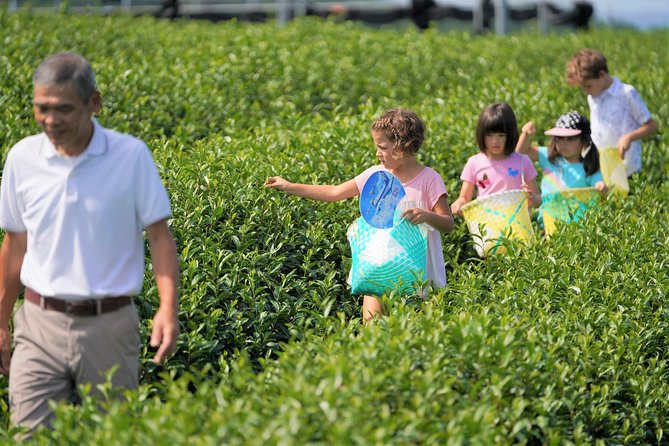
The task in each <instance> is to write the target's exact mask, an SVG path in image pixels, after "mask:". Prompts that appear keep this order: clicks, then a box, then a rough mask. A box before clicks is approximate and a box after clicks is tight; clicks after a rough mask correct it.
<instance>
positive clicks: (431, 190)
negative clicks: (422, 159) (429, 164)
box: [426, 170, 448, 210]
mask: <svg viewBox="0 0 669 446" xmlns="http://www.w3.org/2000/svg"><path fill="white" fill-rule="evenodd" d="M431 173H432V175H431V177H430V180H429V182H428V184H427V190H426V192H427V198H428V203H427V204H428V209H430V210H431V209H432V208H434V205H435V204H437V201H438V200H439V198H441V196H442V195H446V196H448V192H447V191H446V185H445V184H444V180H443V178H441V175H439V173H437V172H436V171H434V170H433V171H432V172H431Z"/></svg>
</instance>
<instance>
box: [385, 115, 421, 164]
mask: <svg viewBox="0 0 669 446" xmlns="http://www.w3.org/2000/svg"><path fill="white" fill-rule="evenodd" d="M372 131H377V132H383V133H384V134H385V135H386V137H387V138H388V139H390V140H391V141H393V142H394V143H395V145H394V147H396V148H399V149H400V150H402V151H403V152H405V153H409V154H412V155H415V154H416V153H417V152H418V149H419V148H420V146H421V145H422V144H423V141H424V140H425V123H424V122H423V120H422V119H420V118H419V117H418V115H417V114H416V113H414V112H412V111H410V110H405V109H401V108H394V109H392V110H388V111H387V112H386V113H384V114H383V115H382V116H381V117H379V118H378V119H377V120H376V121H374V124H372Z"/></svg>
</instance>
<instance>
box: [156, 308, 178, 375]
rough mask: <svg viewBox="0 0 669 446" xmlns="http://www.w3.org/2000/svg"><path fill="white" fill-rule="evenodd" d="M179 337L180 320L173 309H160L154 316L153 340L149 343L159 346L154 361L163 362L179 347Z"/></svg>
mask: <svg viewBox="0 0 669 446" xmlns="http://www.w3.org/2000/svg"><path fill="white" fill-rule="evenodd" d="M178 337H179V322H178V320H177V315H176V314H175V313H174V312H173V311H172V309H169V310H167V309H160V308H159V309H158V312H157V313H156V316H155V317H154V318H153V329H152V330H151V341H150V342H149V345H150V346H151V347H154V348H156V347H157V348H158V352H156V355H155V356H154V357H153V362H155V363H156V364H161V363H162V362H163V361H164V360H165V359H166V358H167V357H168V356H169V355H171V354H172V353H174V352H175V350H176V348H177V339H178Z"/></svg>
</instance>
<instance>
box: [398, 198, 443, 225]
mask: <svg viewBox="0 0 669 446" xmlns="http://www.w3.org/2000/svg"><path fill="white" fill-rule="evenodd" d="M402 217H404V218H406V219H407V220H409V221H410V222H411V223H413V224H415V225H417V224H420V223H427V224H428V225H430V226H432V227H433V228H434V229H436V230H437V231H440V232H451V231H452V230H453V225H454V222H453V214H452V213H451V208H450V207H449V206H448V196H447V195H446V194H444V195H442V196H441V197H439V199H438V200H437V202H436V203H435V205H434V207H433V208H432V210H431V211H428V210H426V209H420V208H413V209H407V210H406V211H404V212H403V213H402Z"/></svg>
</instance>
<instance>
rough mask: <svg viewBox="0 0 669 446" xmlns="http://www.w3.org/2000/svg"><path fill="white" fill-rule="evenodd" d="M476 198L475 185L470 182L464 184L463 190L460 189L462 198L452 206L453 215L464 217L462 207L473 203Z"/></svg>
mask: <svg viewBox="0 0 669 446" xmlns="http://www.w3.org/2000/svg"><path fill="white" fill-rule="evenodd" d="M473 196H474V183H470V182H469V181H463V182H462V189H460V196H459V197H458V198H457V199H456V200H455V201H454V202H453V204H451V211H452V212H453V214H456V215H459V216H462V211H461V209H462V206H464V205H465V204H467V203H469V202H470V201H472V197H473Z"/></svg>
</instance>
